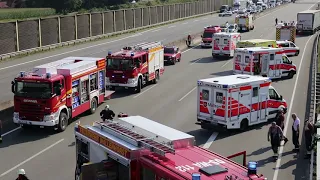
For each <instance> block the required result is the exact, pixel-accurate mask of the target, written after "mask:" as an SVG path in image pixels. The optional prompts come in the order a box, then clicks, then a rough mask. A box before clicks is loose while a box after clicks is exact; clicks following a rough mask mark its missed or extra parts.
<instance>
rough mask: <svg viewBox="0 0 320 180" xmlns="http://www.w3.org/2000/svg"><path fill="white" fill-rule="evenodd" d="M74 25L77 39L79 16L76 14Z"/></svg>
mask: <svg viewBox="0 0 320 180" xmlns="http://www.w3.org/2000/svg"><path fill="white" fill-rule="evenodd" d="M74 27H75V31H76V32H75V35H76V37H75V40H77V39H78V16H77V15H74Z"/></svg>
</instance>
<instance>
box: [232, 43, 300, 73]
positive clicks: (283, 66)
mask: <svg viewBox="0 0 320 180" xmlns="http://www.w3.org/2000/svg"><path fill="white" fill-rule="evenodd" d="M296 71H297V67H296V65H295V64H293V63H292V61H290V60H289V58H288V57H287V55H285V54H284V50H283V49H282V48H272V47H250V48H237V49H236V50H235V56H234V58H233V73H234V74H250V75H261V76H265V77H270V78H272V79H277V78H283V77H288V78H292V77H293V76H294V75H295V74H296Z"/></svg>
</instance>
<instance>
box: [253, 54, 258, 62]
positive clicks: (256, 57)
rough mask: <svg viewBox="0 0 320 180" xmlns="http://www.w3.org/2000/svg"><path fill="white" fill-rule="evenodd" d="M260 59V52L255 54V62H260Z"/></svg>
mask: <svg viewBox="0 0 320 180" xmlns="http://www.w3.org/2000/svg"><path fill="white" fill-rule="evenodd" d="M258 61H259V54H255V55H253V62H258Z"/></svg>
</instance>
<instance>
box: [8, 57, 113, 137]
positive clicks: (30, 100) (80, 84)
mask: <svg viewBox="0 0 320 180" xmlns="http://www.w3.org/2000/svg"><path fill="white" fill-rule="evenodd" d="M105 66H106V65H105V59H104V58H92V57H68V58H64V59H62V60H58V61H54V62H50V63H47V64H43V65H40V66H37V67H34V68H33V70H32V71H31V72H20V74H19V75H18V77H16V78H15V79H14V81H12V83H11V84H12V87H11V89H12V92H13V93H14V114H13V122H14V123H15V124H17V125H21V126H22V127H23V128H26V127H29V126H40V127H45V126H47V127H53V128H55V129H56V128H57V129H58V130H59V131H64V130H65V129H66V127H67V126H68V123H69V119H71V118H74V117H76V116H78V115H79V114H81V113H83V112H85V111H87V110H89V111H91V113H94V112H95V111H96V108H97V106H98V104H100V103H102V102H103V101H104V98H105V97H107V98H110V96H111V94H112V93H113V91H106V86H105V71H106V70H105Z"/></svg>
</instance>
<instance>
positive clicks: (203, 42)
mask: <svg viewBox="0 0 320 180" xmlns="http://www.w3.org/2000/svg"><path fill="white" fill-rule="evenodd" d="M203 43H211V41H203Z"/></svg>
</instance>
